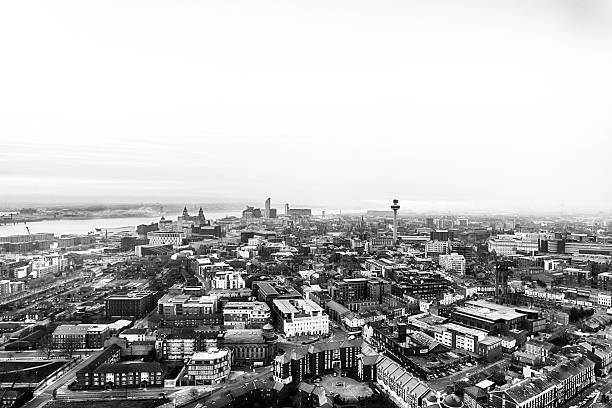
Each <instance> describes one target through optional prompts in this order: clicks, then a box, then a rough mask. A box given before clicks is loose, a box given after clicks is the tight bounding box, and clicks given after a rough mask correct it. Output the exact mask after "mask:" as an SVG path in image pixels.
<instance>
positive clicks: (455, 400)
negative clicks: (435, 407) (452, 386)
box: [443, 394, 461, 408]
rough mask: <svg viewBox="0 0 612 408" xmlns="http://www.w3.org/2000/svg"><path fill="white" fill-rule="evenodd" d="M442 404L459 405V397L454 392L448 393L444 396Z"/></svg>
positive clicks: (447, 405)
mask: <svg viewBox="0 0 612 408" xmlns="http://www.w3.org/2000/svg"><path fill="white" fill-rule="evenodd" d="M443 404H444V406H446V407H451V408H453V407H460V406H461V399H460V398H459V397H458V396H456V395H455V394H450V395H447V396H446V397H444V402H443Z"/></svg>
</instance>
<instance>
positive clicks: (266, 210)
mask: <svg viewBox="0 0 612 408" xmlns="http://www.w3.org/2000/svg"><path fill="white" fill-rule="evenodd" d="M271 201H272V199H271V198H270V197H268V198H267V199H266V202H265V203H264V218H270V203H271Z"/></svg>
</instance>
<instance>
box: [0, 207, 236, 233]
mask: <svg viewBox="0 0 612 408" xmlns="http://www.w3.org/2000/svg"><path fill="white" fill-rule="evenodd" d="M177 215H178V214H176V215H166V218H168V219H172V220H176V217H177ZM204 215H205V216H206V219H209V220H215V219H219V218H224V217H226V216H232V215H233V216H236V217H240V216H241V215H242V212H241V211H219V212H205V213H204ZM159 218H160V217H159V216H155V217H125V218H91V219H87V220H72V219H62V220H45V221H33V222H28V223H26V224H24V223H19V224H6V225H0V237H5V236H7V235H25V234H27V233H28V231H27V230H26V226H27V227H28V228H29V229H30V233H31V234H33V233H35V232H51V233H53V234H55V235H56V236H59V235H63V234H66V235H68V234H87V233H89V232H94V231H95V229H96V228H115V227H134V228H136V226H137V225H140V224H151V223H152V222H157V221H159Z"/></svg>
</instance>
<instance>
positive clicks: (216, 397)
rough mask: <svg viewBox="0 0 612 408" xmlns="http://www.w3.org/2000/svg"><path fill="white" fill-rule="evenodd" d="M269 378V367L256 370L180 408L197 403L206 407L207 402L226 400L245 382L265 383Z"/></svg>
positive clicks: (193, 405) (192, 406)
mask: <svg viewBox="0 0 612 408" xmlns="http://www.w3.org/2000/svg"><path fill="white" fill-rule="evenodd" d="M270 376H272V373H271V372H270V366H267V367H259V368H256V369H255V372H250V373H246V374H244V375H242V376H240V377H238V378H235V379H234V380H231V381H227V382H225V383H223V384H219V385H218V386H219V388H217V389H216V390H214V391H213V392H212V394H210V395H208V396H206V397H205V398H201V399H197V400H195V401H193V402H190V403H187V404H184V405H181V408H194V407H195V406H196V405H197V404H198V403H203V404H205V405H204V406H206V405H207V402H211V401H220V400H221V399H225V398H227V396H228V394H229V393H230V392H232V391H234V390H236V389H239V388H241V387H243V386H244V384H246V383H247V382H252V381H255V382H257V381H266V380H267V379H268V377H270ZM177 405H178V404H177Z"/></svg>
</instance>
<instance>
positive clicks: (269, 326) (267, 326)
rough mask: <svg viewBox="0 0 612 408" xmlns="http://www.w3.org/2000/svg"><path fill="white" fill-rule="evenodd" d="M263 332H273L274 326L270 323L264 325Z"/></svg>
mask: <svg viewBox="0 0 612 408" xmlns="http://www.w3.org/2000/svg"><path fill="white" fill-rule="evenodd" d="M263 330H274V326H272V325H271V324H270V323H266V324H265V326H264V327H263Z"/></svg>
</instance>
